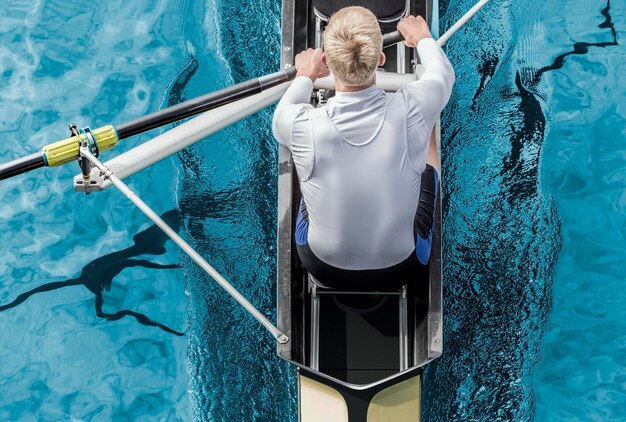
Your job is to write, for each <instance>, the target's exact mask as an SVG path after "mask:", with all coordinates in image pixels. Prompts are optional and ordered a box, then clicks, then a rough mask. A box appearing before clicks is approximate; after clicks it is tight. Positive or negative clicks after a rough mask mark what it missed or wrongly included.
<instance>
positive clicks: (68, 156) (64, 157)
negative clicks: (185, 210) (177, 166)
mask: <svg viewBox="0 0 626 422" xmlns="http://www.w3.org/2000/svg"><path fill="white" fill-rule="evenodd" d="M295 75H296V69H295V68H294V67H290V68H287V69H285V70H281V71H279V72H276V73H271V74H269V75H266V76H261V77H260V78H255V79H251V80H249V81H246V82H241V83H239V84H237V85H233V86H231V87H228V88H224V89H221V90H219V91H215V92H212V93H209V94H206V95H203V96H200V97H197V98H194V99H192V100H189V101H185V102H183V103H180V104H177V105H175V106H172V107H168V108H165V109H163V110H159V111H157V112H154V113H151V114H148V115H147V116H144V117H140V118H138V119H135V120H133V121H130V122H127V123H122V124H121V125H119V126H116V127H113V126H110V125H109V126H103V127H100V128H98V129H93V130H92V131H88V133H82V132H81V133H80V134H79V135H78V136H71V137H69V138H67V139H63V140H61V141H58V142H55V143H52V144H49V145H46V146H45V147H43V148H42V150H41V151H40V152H37V153H34V154H30V155H28V156H26V157H22V158H18V159H17V160H13V161H11V162H8V163H5V164H2V165H0V180H3V179H7V178H9V177H13V176H16V175H18V174H22V173H25V172H27V171H30V170H33V169H36V168H40V167H44V166H48V167H53V166H60V165H63V164H67V163H69V162H71V161H74V160H76V159H77V158H78V156H79V142H78V137H80V138H81V139H82V140H87V141H88V142H93V143H95V146H96V147H97V150H98V151H106V150H108V149H111V148H113V147H114V146H115V145H116V144H117V143H118V141H119V140H121V139H126V138H129V137H131V136H133V135H137V134H139V133H143V132H146V131H148V130H151V129H154V128H157V127H160V126H163V125H166V124H168V123H172V122H176V121H178V120H182V119H184V118H186V117H190V116H194V115H196V114H200V113H202V112H204V111H208V110H211V109H214V108H217V107H220V106H222V105H225V104H228V103H231V102H233V101H236V100H239V99H241V98H245V97H249V96H252V95H254V94H258V93H260V92H262V91H264V90H266V89H268V88H271V87H274V86H276V85H280V84H282V83H284V82H287V81H289V80H291V79H293V78H294V77H295Z"/></svg>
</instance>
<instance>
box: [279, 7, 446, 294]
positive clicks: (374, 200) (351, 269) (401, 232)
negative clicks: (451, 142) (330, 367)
mask: <svg viewBox="0 0 626 422" xmlns="http://www.w3.org/2000/svg"><path fill="white" fill-rule="evenodd" d="M318 5H319V2H318ZM397 27H398V30H399V31H400V32H401V33H402V34H403V36H404V37H405V40H406V45H407V46H409V47H417V50H418V53H419V56H420V59H421V61H422V65H423V66H424V68H425V73H424V75H423V76H422V78H421V79H420V80H418V81H415V82H412V83H410V84H408V85H406V86H405V87H403V88H402V89H400V90H399V91H398V92H397V93H385V92H384V91H382V90H380V89H378V88H376V86H375V73H376V68H377V67H378V66H379V65H382V64H383V63H384V61H385V55H384V54H383V53H382V36H381V32H380V27H379V22H378V20H377V18H376V16H374V15H373V14H372V13H371V12H370V11H368V10H366V9H364V8H362V7H348V8H345V9H342V10H340V11H338V12H336V13H335V14H333V15H332V17H331V18H330V20H329V21H328V23H327V25H326V26H325V30H324V33H323V41H324V48H325V51H324V52H322V50H321V49H315V50H313V49H309V50H307V51H305V52H303V53H300V54H299V55H298V56H296V60H295V66H296V69H297V77H296V79H295V80H294V82H293V84H292V85H291V86H290V88H289V89H288V90H287V92H286V93H285V95H284V96H283V98H282V100H281V101H280V103H279V105H278V107H277V109H276V112H275V115H274V121H273V129H274V134H275V136H276V138H277V139H278V141H279V142H280V143H281V144H282V145H284V146H286V147H287V148H289V149H290V151H291V154H292V157H293V161H294V164H295V167H296V169H297V173H298V178H299V182H300V188H301V191H302V202H301V205H300V212H299V214H298V220H297V223H296V226H297V228H296V245H297V250H298V255H299V257H300V259H301V261H302V263H303V265H304V266H305V268H306V269H307V271H308V272H309V274H310V275H311V276H312V277H313V279H314V280H315V281H316V283H317V284H318V285H320V286H327V287H334V288H339V289H347V290H365V291H370V290H377V289H381V288H384V289H389V288H392V287H394V286H395V287H397V288H400V287H401V286H402V285H404V284H407V283H410V281H411V280H412V279H414V278H415V274H417V273H418V272H419V271H420V268H421V267H423V266H424V265H427V264H428V260H429V254H430V246H429V245H430V236H431V233H432V222H433V212H434V204H435V197H436V194H437V191H438V174H439V172H440V169H439V161H438V153H437V150H436V145H435V143H434V137H433V136H431V133H432V132H433V127H434V124H435V122H436V120H437V119H438V115H439V113H440V112H441V110H442V109H443V107H444V106H445V105H446V103H447V101H448V99H449V97H450V93H451V89H452V85H453V83H454V71H453V69H452V66H451V65H450V62H449V61H448V59H447V58H446V56H445V54H444V53H443V51H442V50H441V48H440V47H439V46H438V45H437V43H436V42H435V41H434V40H433V39H432V36H431V35H430V32H429V29H428V26H427V24H426V22H425V21H424V20H423V19H422V18H420V17H412V16H409V17H407V18H405V19H403V20H401V21H400V22H399V23H398V25H397ZM330 71H332V73H333V76H334V78H335V83H336V91H337V93H336V96H335V97H334V98H331V99H330V100H329V101H328V104H327V105H326V106H323V107H320V108H313V107H312V106H311V105H309V99H310V97H311V92H312V89H313V82H314V81H315V80H316V79H317V78H319V77H323V76H326V75H328V74H329V72H330Z"/></svg>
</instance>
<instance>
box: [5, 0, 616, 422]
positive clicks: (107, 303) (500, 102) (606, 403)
mask: <svg viewBox="0 0 626 422" xmlns="http://www.w3.org/2000/svg"><path fill="white" fill-rule="evenodd" d="M70 6H71V7H70ZM471 6H472V1H467V0H458V1H457V0H450V1H447V2H442V3H441V5H440V16H441V28H442V29H445V28H447V27H449V26H450V25H451V24H452V23H453V22H454V21H456V19H458V18H459V17H460V16H461V15H462V14H463V13H464V12H465V11H466V10H467V9H469V8H470V7H471ZM608 6H610V7H608ZM242 10H245V13H241V12H242ZM625 12H626V10H625V9H624V5H623V3H612V4H608V3H606V2H604V1H593V2H583V1H582V0H569V1H567V0H564V1H562V2H545V3H544V2H536V1H535V2H531V3H529V2H523V4H522V3H520V2H513V1H511V0H492V1H491V2H490V3H489V4H488V6H486V7H485V9H484V10H483V11H481V12H480V14H479V15H478V16H477V17H476V18H475V19H474V20H473V21H472V22H471V23H470V24H469V25H468V26H467V27H466V28H465V29H463V30H462V31H461V32H459V33H458V34H457V35H455V36H454V37H453V38H452V39H451V40H450V42H449V43H448V45H447V47H446V49H447V52H448V54H449V56H450V59H451V61H452V63H453V64H454V65H455V68H456V70H457V85H456V87H455V91H454V94H453V97H452V99H451V102H450V106H449V107H448V108H447V109H446V111H445V112H444V114H443V133H444V139H443V167H444V169H443V173H444V174H443V176H444V184H443V200H444V218H445V220H444V236H445V244H444V258H445V266H444V279H445V283H446V285H445V289H446V290H445V295H446V296H445V303H444V306H445V323H446V325H445V332H444V335H445V338H444V340H445V353H444V355H443V357H442V358H441V359H439V360H438V361H436V362H435V363H434V364H432V365H431V366H430V367H429V368H428V369H427V372H426V377H425V385H424V387H425V388H424V400H425V405H424V412H425V415H424V416H425V420H432V421H455V420H458V421H467V420H475V421H479V420H480V421H494V420H502V421H509V420H538V421H544V420H555V421H557V420H558V421H565V420H567V421H569V420H580V421H592V420H594V421H595V420H598V421H604V420H624V419H626V406H624V403H626V400H625V397H624V395H625V390H624V380H625V379H626V371H625V370H624V367H625V363H626V362H624V356H626V353H624V352H625V350H624V349H625V348H626V342H625V341H624V335H625V333H626V330H625V327H624V322H623V316H624V309H625V308H624V306H623V305H622V304H623V303H624V293H623V292H624V291H626V289H624V288H625V287H626V286H625V282H624V281H623V280H624V279H623V277H622V274H624V273H626V271H625V270H626V265H625V264H624V262H626V256H625V255H626V252H624V247H623V244H624V235H625V233H624V229H623V227H624V226H625V225H624V215H626V214H625V213H624V207H625V206H626V199H625V197H624V185H625V184H626V183H625V180H626V179H625V177H626V176H625V174H626V173H625V170H624V169H625V168H626V166H625V164H624V163H625V160H624V157H625V155H624V147H623V142H622V141H623V139H625V135H626V133H625V132H624V127H625V125H624V120H625V119H626V103H625V102H624V98H626V96H625V95H624V94H625V92H624V91H625V90H626V88H625V85H624V84H623V82H622V83H620V80H619V75H621V74H623V73H624V70H626V51H625V50H624V47H623V46H621V45H620V44H619V42H620V38H619V35H620V31H621V30H622V28H626V22H625V18H624V17H625V16H626V13H625ZM279 25H280V2H278V1H275V0H257V1H255V2H253V3H250V2H243V1H239V2H233V1H227V0H216V1H215V2H209V3H199V2H192V1H173V0H172V1H161V2H149V1H143V0H142V1H133V2H121V1H110V2H106V3H104V2H101V3H93V2H81V1H78V2H76V1H75V2H71V3H69V2H62V1H50V0H48V1H42V2H39V3H37V4H36V5H33V4H32V3H31V2H27V1H23V2H17V1H13V2H10V3H9V4H8V5H4V6H3V8H1V10H0V88H1V89H0V116H1V118H0V134H1V135H2V139H3V146H2V148H0V160H1V161H2V162H4V161H6V160H10V159H13V158H17V157H19V156H22V155H25V154H28V153H31V152H33V151H35V150H37V149H39V148H40V147H41V146H42V145H44V144H46V143H48V142H50V141H52V140H55V139H59V138H63V137H65V136H66V134H67V129H66V125H67V123H70V122H76V123H77V124H79V126H82V125H91V126H92V127H97V126H99V125H101V124H105V123H121V122H124V121H128V120H130V119H132V118H134V117H137V116H139V115H142V114H145V113H147V112H149V111H152V110H156V109H158V108H160V107H164V106H167V105H168V104H173V103H176V102H179V101H182V100H184V99H186V98H191V97H194V96H196V95H199V94H201V93H205V92H207V91H210V90H214V89H217V88H221V87H224V86H227V85H229V84H231V83H233V82H239V81H242V80H245V79H247V78H249V77H253V76H258V75H261V74H265V73H268V72H271V71H274V70H276V69H277V68H278V63H279V57H278V51H279V50H278V46H279V34H280V27H279ZM613 31H615V32H613ZM242 34H245V36H242ZM576 43H579V44H576ZM580 43H583V44H580ZM270 117H271V110H266V111H263V112H261V113H259V114H257V115H255V116H252V117H251V118H249V119H246V120H245V121H243V122H241V123H239V124H237V125H236V126H233V127H232V128H229V129H227V130H225V131H222V132H221V133H220V134H217V135H215V136H213V137H211V138H210V139H207V140H206V141H204V142H202V143H200V144H197V145H196V146H194V147H193V148H191V149H189V150H188V151H186V152H183V153H181V154H179V155H178V156H177V157H174V158H172V159H168V160H164V161H163V162H161V163H159V164H157V165H155V166H153V167H152V168H150V169H147V170H144V171H143V172H141V173H140V174H138V175H136V176H134V177H131V178H130V179H129V183H130V185H131V187H133V189H135V190H136V191H137V192H138V193H139V194H140V195H141V196H142V197H143V198H144V199H145V200H146V202H148V203H149V204H150V205H151V206H152V207H154V208H155V210H156V211H157V212H159V213H160V214H163V215H164V217H165V218H166V219H168V221H170V222H171V224H172V225H173V226H174V227H178V228H179V229H180V233H181V234H182V235H183V236H185V237H186V238H187V239H188V240H189V241H190V242H191V243H192V244H193V245H194V246H196V247H197V248H198V250H199V251H200V252H201V253H202V254H203V255H204V256H205V257H206V258H207V259H208V260H209V261H210V262H211V263H213V264H214V265H215V267H216V268H217V269H218V270H220V271H222V272H223V273H224V274H225V275H226V276H227V277H228V278H229V279H230V280H231V281H232V282H233V284H235V285H236V286H237V287H238V288H240V289H241V290H242V291H243V293H244V294H245V295H246V296H247V297H249V298H250V300H251V301H252V302H253V303H254V304H255V305H256V306H258V307H259V308H260V309H261V310H262V311H263V312H265V313H266V314H268V315H270V317H271V318H270V319H272V318H273V315H274V312H275V310H274V306H275V305H274V295H275V293H274V286H275V284H274V283H275V254H276V248H275V244H276V237H275V236H276V235H275V232H276V218H275V214H276V177H277V172H276V165H275V163H276V146H275V143H274V140H273V139H272V137H271V133H270V130H269V119H270ZM148 138H149V135H146V136H140V137H137V138H132V139H130V140H126V141H123V144H122V145H121V146H120V147H118V151H124V150H127V149H129V148H130V147H132V146H133V145H136V144H138V143H140V142H143V141H145V140H146V139H148ZM117 153H119V152H114V153H109V154H107V157H112V156H114V155H115V154H117ZM76 173H77V167H76V166H75V165H74V166H69V167H68V166H66V167H64V168H56V169H40V170H38V171H35V172H32V173H30V174H29V175H28V176H26V175H24V176H20V177H16V178H14V179H11V180H7V181H3V182H2V183H0V198H2V199H3V201H2V206H1V207H0V280H2V284H1V285H0V330H1V331H2V333H3V335H2V336H1V337H0V420H67V419H70V418H74V419H80V420H111V419H113V420H137V419H139V420H141V419H144V420H191V419H195V420H220V421H221V420H228V421H230V420H258V421H273V420H280V421H284V420H296V403H297V395H296V388H295V382H294V370H293V369H292V368H290V367H288V366H287V365H286V364H285V363H284V362H281V361H279V360H278V359H277V358H276V357H275V353H274V346H273V342H272V341H271V338H270V336H269V335H268V334H267V333H266V332H265V331H264V330H263V329H261V328H260V327H259V326H258V325H257V324H256V322H255V321H253V320H252V319H251V318H250V317H248V316H247V315H245V314H244V313H243V312H242V311H241V309H239V308H238V307H237V306H235V305H234V303H233V302H232V300H231V299H229V298H228V297H227V296H226V295H225V294H224V293H223V292H222V291H221V289H219V288H218V287H216V286H215V284H214V283H213V282H212V281H211V280H210V279H208V278H207V277H206V276H204V275H203V274H201V273H200V272H199V271H198V270H197V268H196V267H195V265H194V264H193V263H191V262H190V261H189V260H188V259H187V258H185V257H182V256H181V254H180V252H179V251H178V250H177V249H176V248H175V247H174V246H173V245H172V244H171V242H168V241H166V240H165V238H163V236H162V235H160V234H159V232H158V231H156V230H155V229H154V228H153V227H152V226H151V225H150V224H149V223H148V221H147V219H146V218H145V217H144V216H143V215H142V214H140V213H139V212H137V211H135V210H134V208H132V207H131V206H130V204H129V203H128V202H127V200H126V199H125V198H124V197H123V196H122V195H121V194H119V193H118V192H116V191H114V190H109V191H106V192H103V193H98V194H94V195H90V196H87V197H86V196H84V195H82V194H77V193H74V192H72V186H71V183H72V180H71V178H72V176H73V175H74V174H76ZM159 266H161V268H159ZM183 333H184V336H182V335H180V334H183Z"/></svg>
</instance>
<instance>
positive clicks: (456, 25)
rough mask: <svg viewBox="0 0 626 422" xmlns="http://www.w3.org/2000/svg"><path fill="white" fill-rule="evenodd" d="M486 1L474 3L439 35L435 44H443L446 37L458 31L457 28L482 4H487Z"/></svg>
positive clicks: (446, 39)
mask: <svg viewBox="0 0 626 422" xmlns="http://www.w3.org/2000/svg"><path fill="white" fill-rule="evenodd" d="M488 1H489V0H480V1H479V2H478V3H476V4H475V5H474V7H472V8H471V9H470V10H468V11H467V13H466V14H464V15H463V16H462V17H461V19H459V20H458V21H457V22H456V23H455V24H454V25H452V26H451V27H450V28H449V29H448V30H447V31H446V32H445V33H444V34H443V35H442V36H440V37H439V39H438V40H437V44H439V46H442V45H444V44H445V43H446V41H448V38H450V37H451V36H452V35H453V34H454V33H455V32H456V31H458V30H459V28H461V27H462V26H463V25H465V24H466V23H467V21H469V20H470V19H471V18H472V16H474V15H475V14H476V12H478V11H479V10H480V9H481V8H482V7H483V6H484V5H486V4H487V2H488Z"/></svg>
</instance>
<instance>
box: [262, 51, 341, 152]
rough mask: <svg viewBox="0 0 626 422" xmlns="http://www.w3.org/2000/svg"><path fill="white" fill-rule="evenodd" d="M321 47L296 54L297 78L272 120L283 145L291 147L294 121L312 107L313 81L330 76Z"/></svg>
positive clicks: (282, 99)
mask: <svg viewBox="0 0 626 422" xmlns="http://www.w3.org/2000/svg"><path fill="white" fill-rule="evenodd" d="M322 57H323V53H322V50H321V49H319V48H318V49H316V50H313V49H312V48H309V49H308V50H306V51H303V52H302V53H300V54H298V55H297V56H296V70H297V73H296V78H295V79H294V81H293V82H292V83H291V85H290V86H289V88H288V89H287V92H285V94H284V95H283V98H281V100H280V102H279V103H278V106H277V107H276V111H275V112H274V119H273V120H272V131H273V132H274V137H276V139H277V140H278V142H279V143H280V144H282V145H285V146H286V147H288V148H289V149H291V141H292V138H293V134H294V133H293V131H294V123H295V122H296V121H297V120H298V119H299V118H301V117H302V114H303V111H304V110H306V109H307V108H312V106H311V105H310V104H309V100H310V99H311V91H313V82H315V80H316V79H317V78H319V77H323V76H328V75H329V74H330V71H329V70H328V68H327V67H326V66H325V65H324V63H323V60H322Z"/></svg>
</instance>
